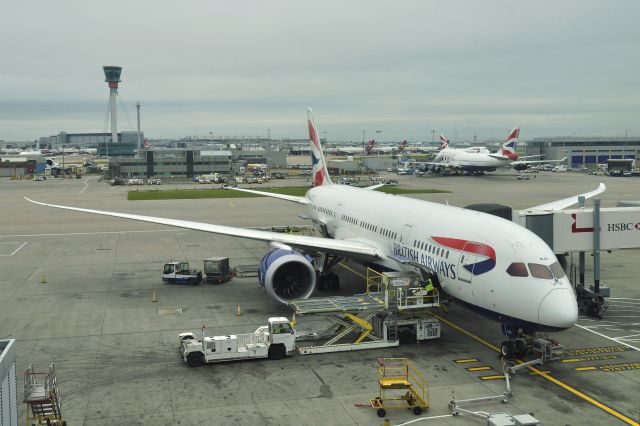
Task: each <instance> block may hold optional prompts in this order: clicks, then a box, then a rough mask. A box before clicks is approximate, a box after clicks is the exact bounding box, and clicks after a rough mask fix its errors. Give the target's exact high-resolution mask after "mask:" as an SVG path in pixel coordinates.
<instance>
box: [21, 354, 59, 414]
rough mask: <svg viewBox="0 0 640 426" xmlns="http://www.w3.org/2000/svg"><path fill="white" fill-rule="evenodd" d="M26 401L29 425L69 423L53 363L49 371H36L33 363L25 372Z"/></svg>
mask: <svg viewBox="0 0 640 426" xmlns="http://www.w3.org/2000/svg"><path fill="white" fill-rule="evenodd" d="M24 402H25V403H27V405H29V408H28V409H27V425H47V426H49V425H61V426H66V425H67V422H66V421H65V420H63V419H62V398H61V397H60V390H59V389H58V381H57V380H56V369H55V366H54V365H53V363H51V365H50V366H49V370H48V371H47V372H35V371H33V366H31V365H30V366H29V368H27V370H26V371H25V372H24Z"/></svg>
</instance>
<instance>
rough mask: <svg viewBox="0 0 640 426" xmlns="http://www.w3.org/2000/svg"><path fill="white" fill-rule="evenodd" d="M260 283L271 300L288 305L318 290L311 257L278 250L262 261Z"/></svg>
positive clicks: (272, 251) (281, 249)
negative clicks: (289, 302)
mask: <svg viewBox="0 0 640 426" xmlns="http://www.w3.org/2000/svg"><path fill="white" fill-rule="evenodd" d="M258 281H259V283H260V286H261V287H262V288H263V289H264V290H265V291H266V292H267V294H268V295H269V297H270V298H271V299H273V300H275V301H278V302H280V303H283V304H287V303H288V301H289V300H293V299H306V298H308V297H309V296H311V293H313V290H314V289H315V288H316V271H315V269H314V268H313V263H312V262H311V258H310V257H309V256H304V255H302V254H300V253H298V252H297V251H294V250H288V249H283V248H278V249H275V250H271V251H270V252H268V253H267V254H266V255H265V256H264V257H263V258H262V260H261V261H260V269H259V270H258Z"/></svg>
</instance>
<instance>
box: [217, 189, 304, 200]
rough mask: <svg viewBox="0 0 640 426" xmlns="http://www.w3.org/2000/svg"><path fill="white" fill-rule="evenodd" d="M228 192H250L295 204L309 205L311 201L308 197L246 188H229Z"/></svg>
mask: <svg viewBox="0 0 640 426" xmlns="http://www.w3.org/2000/svg"><path fill="white" fill-rule="evenodd" d="M228 190H233V191H240V192H248V193H249V194H257V195H263V196H265V197H271V198H278V199H280V200H286V201H292V202H294V203H299V204H309V199H308V198H307V197H298V196H295V195H285V194H276V193H274V192H266V191H256V190H255V189H245V188H235V187H234V188H228Z"/></svg>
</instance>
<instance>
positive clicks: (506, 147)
mask: <svg viewBox="0 0 640 426" xmlns="http://www.w3.org/2000/svg"><path fill="white" fill-rule="evenodd" d="M519 136H520V128H519V127H516V128H515V129H513V130H512V131H511V132H509V135H508V136H507V141H506V142H505V143H504V144H502V148H500V155H502V156H503V157H507V158H509V159H510V160H513V161H515V160H517V159H518V154H516V143H517V142H518V137H519Z"/></svg>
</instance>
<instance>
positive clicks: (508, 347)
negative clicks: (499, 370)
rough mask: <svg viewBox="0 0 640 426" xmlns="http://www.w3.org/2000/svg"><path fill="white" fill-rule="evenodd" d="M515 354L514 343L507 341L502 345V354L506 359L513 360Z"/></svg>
mask: <svg viewBox="0 0 640 426" xmlns="http://www.w3.org/2000/svg"><path fill="white" fill-rule="evenodd" d="M513 352H514V347H513V342H511V341H509V340H505V341H504V342H502V344H501V345H500V353H501V354H502V356H503V357H504V358H513Z"/></svg>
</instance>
